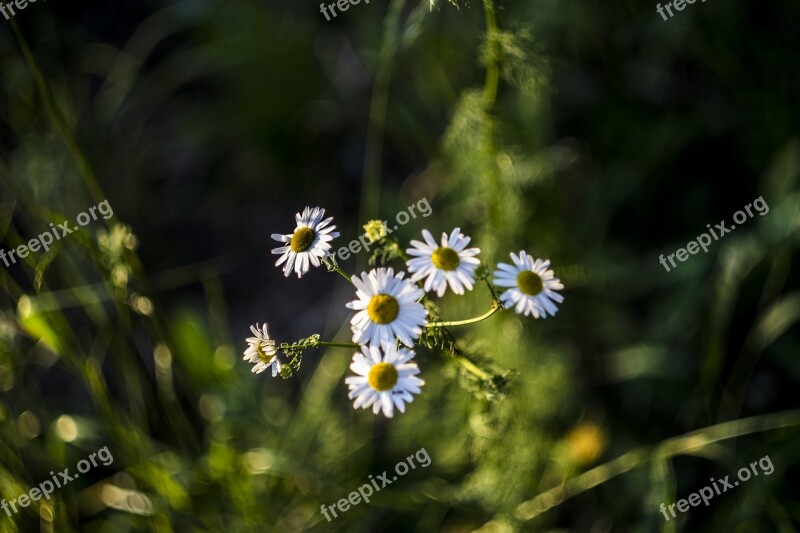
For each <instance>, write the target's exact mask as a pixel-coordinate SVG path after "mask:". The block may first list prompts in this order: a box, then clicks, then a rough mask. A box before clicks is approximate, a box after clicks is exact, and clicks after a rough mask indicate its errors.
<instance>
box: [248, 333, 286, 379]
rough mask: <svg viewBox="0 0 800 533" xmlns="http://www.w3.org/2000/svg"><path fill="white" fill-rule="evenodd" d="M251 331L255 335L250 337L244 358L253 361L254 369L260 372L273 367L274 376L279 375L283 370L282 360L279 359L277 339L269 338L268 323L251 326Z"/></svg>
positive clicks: (257, 372) (256, 372) (254, 371)
mask: <svg viewBox="0 0 800 533" xmlns="http://www.w3.org/2000/svg"><path fill="white" fill-rule="evenodd" d="M250 331H251V332H253V335H255V337H248V338H247V339H246V340H247V344H248V347H247V349H246V350H245V352H244V360H245V361H247V362H248V363H253V364H255V366H253V368H252V371H253V373H255V374H260V373H261V372H263V371H264V370H266V369H267V368H270V367H271V368H272V377H275V376H277V375H278V374H279V373H280V371H281V366H282V365H281V362H280V360H279V359H278V349H277V347H276V345H275V341H274V340H272V339H270V338H269V332H268V331H267V325H266V324H264V325H263V327H259V325H258V324H255V325H253V326H250Z"/></svg>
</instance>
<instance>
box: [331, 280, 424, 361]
mask: <svg viewBox="0 0 800 533" xmlns="http://www.w3.org/2000/svg"><path fill="white" fill-rule="evenodd" d="M404 276H405V273H404V272H399V273H397V274H395V273H394V270H393V269H391V268H378V269H373V270H371V271H369V272H364V273H363V274H361V276H353V278H352V279H353V284H354V285H355V286H356V289H357V290H356V298H357V299H356V300H354V301H352V302H349V303H347V304H345V305H346V306H347V307H348V308H350V309H353V310H355V311H358V312H357V313H356V314H355V315H354V316H353V318H351V319H350V329H351V330H352V332H353V342H355V343H358V344H369V345H370V346H372V347H380V346H381V345H383V344H387V343H393V342H394V341H395V339H400V340H401V341H402V342H403V343H404V344H407V345H411V344H413V341H414V339H416V338H417V337H419V335H420V333H422V326H424V325H425V324H426V323H427V320H426V315H427V311H426V310H425V308H424V307H423V306H422V304H420V303H419V302H418V301H417V300H419V299H420V298H421V297H422V295H423V294H424V293H423V292H422V290H420V289H419V287H417V286H416V285H414V284H413V282H411V281H410V280H406V279H404ZM367 358H369V356H368V355H367Z"/></svg>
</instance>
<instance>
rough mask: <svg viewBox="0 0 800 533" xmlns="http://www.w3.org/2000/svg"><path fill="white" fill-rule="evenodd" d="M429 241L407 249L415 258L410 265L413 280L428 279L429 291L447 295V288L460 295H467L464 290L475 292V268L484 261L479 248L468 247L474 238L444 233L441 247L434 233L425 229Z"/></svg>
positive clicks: (460, 234)
mask: <svg viewBox="0 0 800 533" xmlns="http://www.w3.org/2000/svg"><path fill="white" fill-rule="evenodd" d="M422 237H423V238H424V239H425V242H421V241H411V246H412V248H409V249H408V250H406V251H407V252H408V255H411V256H414V257H412V258H411V259H409V260H408V261H407V262H406V265H408V270H409V272H411V281H419V280H421V279H423V278H426V279H425V285H424V287H425V291H430V290H435V291H436V294H437V296H443V295H444V292H445V290H447V285H448V284H449V285H450V289H451V290H452V291H453V292H454V293H456V294H464V289H466V290H470V291H471V290H472V286H473V284H474V283H475V269H476V268H478V265H479V264H480V261H478V259H477V258H476V257H475V256H476V255H478V253H480V249H479V248H467V245H468V244H469V241H470V238H469V237H466V236H465V235H464V234H463V233H461V228H456V229H454V230H453V231H452V232H451V233H450V235H449V236H448V235H447V233H442V244H441V246H440V245H438V244H436V241H435V240H434V239H433V235H431V232H430V231H428V230H426V229H424V230H422Z"/></svg>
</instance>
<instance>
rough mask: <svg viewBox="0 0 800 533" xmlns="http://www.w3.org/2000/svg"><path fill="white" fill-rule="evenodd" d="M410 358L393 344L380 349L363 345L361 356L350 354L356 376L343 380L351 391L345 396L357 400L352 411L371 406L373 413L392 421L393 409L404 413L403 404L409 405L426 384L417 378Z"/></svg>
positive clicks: (416, 371)
mask: <svg viewBox="0 0 800 533" xmlns="http://www.w3.org/2000/svg"><path fill="white" fill-rule="evenodd" d="M413 358H414V352H413V351H411V350H407V349H405V348H400V349H397V347H396V346H395V345H394V344H388V345H386V346H385V347H384V348H383V350H381V348H380V347H379V346H376V345H374V344H373V345H371V346H362V347H361V352H360V353H359V352H356V353H355V354H353V362H352V363H351V364H350V370H352V371H353V372H355V374H356V375H355V376H350V377H348V378H346V379H345V380H344V381H345V383H347V386H348V387H349V388H350V394H349V395H348V397H349V398H350V399H351V400H352V399H353V398H355V400H356V401H355V402H353V408H354V409H358V408H359V407H360V408H362V409H368V408H369V407H370V406H372V412H373V413H375V414H378V412H379V411H383V415H384V416H386V417H387V418H392V416H393V415H394V408H395V407H397V409H399V410H400V412H401V413H405V411H406V406H405V404H406V403H411V402H412V401H413V399H414V398H413V396H412V394H419V393H420V387H421V386H422V385H424V384H425V382H424V381H422V380H421V379H419V378H418V377H417V374H419V368H418V367H417V364H416V363H414V362H412V359H413Z"/></svg>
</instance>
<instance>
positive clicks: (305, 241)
mask: <svg viewBox="0 0 800 533" xmlns="http://www.w3.org/2000/svg"><path fill="white" fill-rule="evenodd" d="M324 216H325V210H324V209H322V208H321V207H314V208H311V207H306V208H305V209H304V210H303V213H302V214H300V213H297V214H296V215H295V220H296V222H297V227H296V228H295V230H294V233H291V234H288V235H281V234H280V233H273V234H272V238H273V239H275V240H276V241H278V242H282V243H286V245H285V246H279V247H278V248H275V249H273V250H272V253H273V254H281V256H280V258H279V259H278V261H277V262H276V263H275V266H280V265H281V264H283V263H286V264H285V265H284V266H283V274H284V276H286V277H289V273H290V272H291V271H292V268H293V267H294V272H295V274H297V277H298V278H301V277H303V274H305V273H306V272H308V271H309V269H310V266H309V265H314V266H319V265H320V264H321V259H322V258H324V257H325V256H326V255H328V252H329V250H330V249H331V241H332V240H333V239H335V238H336V237H338V236H339V232H338V231H333V230H335V229H336V226H329V224H330V223H331V221H332V220H333V217H330V218H326V219H325V220H323V219H322V217H324Z"/></svg>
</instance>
